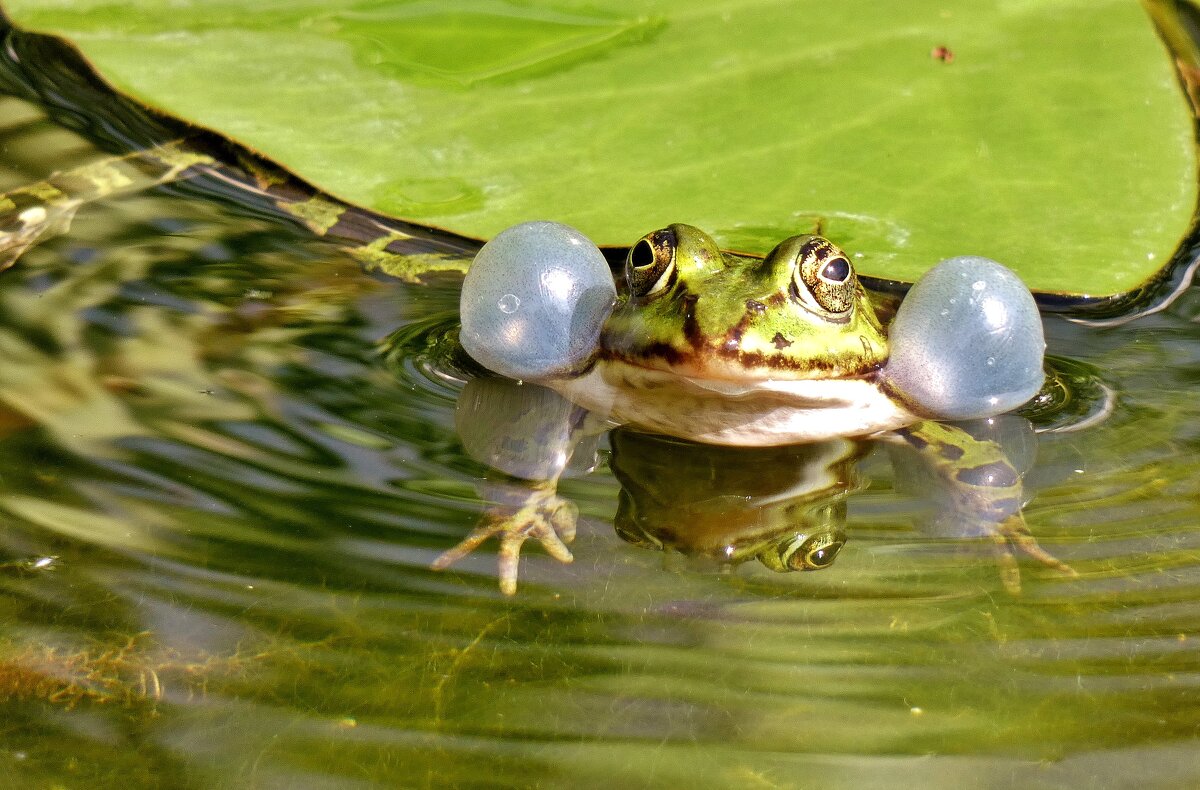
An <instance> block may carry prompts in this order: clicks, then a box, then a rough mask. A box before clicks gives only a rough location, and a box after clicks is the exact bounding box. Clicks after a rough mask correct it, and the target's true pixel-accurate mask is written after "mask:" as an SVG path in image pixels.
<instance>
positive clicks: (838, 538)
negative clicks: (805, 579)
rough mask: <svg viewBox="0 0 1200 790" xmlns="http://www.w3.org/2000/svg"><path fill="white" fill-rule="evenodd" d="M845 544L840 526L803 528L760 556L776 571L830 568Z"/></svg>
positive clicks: (768, 548)
mask: <svg viewBox="0 0 1200 790" xmlns="http://www.w3.org/2000/svg"><path fill="white" fill-rule="evenodd" d="M845 545H846V536H845V533H844V532H842V531H841V530H831V531H828V532H818V533H816V534H815V535H811V534H806V533H804V532H800V533H796V534H794V535H791V536H788V538H786V539H784V540H781V541H778V542H776V543H775V544H773V545H771V546H768V547H767V548H765V549H763V550H762V551H760V552H759V553H758V555H757V556H758V559H759V561H760V562H762V563H763V564H764V565H766V566H767V567H768V568H770V569H771V570H773V571H781V572H787V571H817V570H820V569H822V568H828V567H829V566H830V565H832V564H833V561H834V560H835V559H837V555H838V552H839V551H841V550H842V546H845Z"/></svg>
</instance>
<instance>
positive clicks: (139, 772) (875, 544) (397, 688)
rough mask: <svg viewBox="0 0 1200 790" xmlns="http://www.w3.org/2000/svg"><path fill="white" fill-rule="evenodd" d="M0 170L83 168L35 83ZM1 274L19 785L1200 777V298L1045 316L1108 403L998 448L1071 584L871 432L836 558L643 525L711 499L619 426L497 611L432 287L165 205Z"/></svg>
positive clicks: (10, 676) (1099, 783) (258, 229)
mask: <svg viewBox="0 0 1200 790" xmlns="http://www.w3.org/2000/svg"><path fill="white" fill-rule="evenodd" d="M0 151H2V152H3V154H2V159H0V166H2V167H3V170H2V171H0V188H2V189H11V188H14V187H16V186H19V185H21V184H23V183H27V182H29V181H33V180H36V179H38V178H42V177H44V176H45V175H46V174H48V173H49V172H50V171H52V170H55V169H61V168H67V167H72V166H76V165H78V164H81V163H83V162H87V161H92V160H94V159H97V158H99V157H100V156H102V154H101V153H100V152H98V151H96V150H95V149H94V148H92V146H91V145H90V144H89V143H88V142H87V141H85V140H84V139H83V138H81V137H79V136H77V135H75V134H74V133H72V132H70V131H68V130H66V129H64V128H62V127H59V126H57V125H55V124H54V123H52V122H51V121H49V120H47V119H46V118H45V117H44V116H43V115H42V114H41V113H40V111H39V110H38V109H37V108H36V107H34V106H33V105H31V104H28V103H26V102H24V101H20V100H18V99H15V98H8V99H0ZM0 276H2V277H3V288H0V357H2V358H3V360H4V362H3V364H2V365H0V431H2V441H0V513H2V514H3V530H2V531H0V562H2V563H3V564H2V565H0V612H2V618H0V733H2V740H0V784H3V786H4V787H14V788H24V787H29V788H34V787H36V788H49V787H71V788H73V787H118V786H119V787H125V788H135V787H136V788H141V787H164V788H193V787H194V788H208V787H230V788H234V787H236V788H248V787H253V788H285V787H287V788H291V787H304V788H335V787H336V788H343V787H344V788H368V787H446V786H455V787H503V786H513V787H533V786H536V787H572V788H574V787H592V786H595V787H611V786H657V785H662V786H675V785H678V784H683V783H687V785H688V786H691V787H696V788H702V787H729V786H739V787H751V788H753V787H763V788H784V787H798V788H807V787H819V788H841V787H845V788H851V787H853V788H870V787H888V788H893V787H906V786H913V787H931V788H962V787H987V788H1001V787H1021V788H1030V787H1034V788H1036V787H1134V786H1136V787H1139V788H1159V787H1162V788H1165V787H1188V786H1195V785H1196V784H1197V783H1200V744H1198V743H1197V741H1196V736H1197V728H1198V727H1200V600H1198V599H1200V482H1198V481H1200V470H1198V468H1197V467H1198V465H1200V462H1198V460H1197V459H1198V452H1200V405H1198V403H1197V399H1196V397H1195V395H1194V390H1195V387H1196V385H1197V380H1198V379H1200V373H1198V372H1197V371H1200V323H1198V317H1200V291H1197V290H1196V289H1189V290H1187V291H1186V292H1184V293H1183V295H1182V296H1181V298H1179V299H1178V300H1177V301H1176V302H1175V303H1174V304H1173V305H1172V306H1171V307H1170V308H1169V309H1167V310H1164V311H1161V312H1158V313H1155V314H1152V315H1149V316H1146V317H1144V318H1141V319H1139V320H1136V321H1132V322H1128V323H1123V324H1116V325H1113V326H1103V327H1096V326H1083V325H1080V324H1076V323H1071V322H1070V321H1068V320H1066V319H1064V318H1061V317H1050V318H1047V322H1046V323H1047V332H1048V337H1049V343H1050V352H1051V353H1052V354H1055V355H1059V356H1061V357H1065V358H1067V359H1069V360H1070V361H1071V362H1073V363H1077V364H1078V365H1082V366H1084V369H1085V370H1087V371H1089V376H1090V377H1091V379H1090V380H1091V384H1092V386H1093V388H1094V389H1095V390H1096V391H1100V392H1103V391H1105V389H1106V390H1107V391H1109V392H1111V393H1112V394H1113V398H1114V401H1113V408H1112V411H1111V414H1107V415H1106V416H1105V415H1103V414H1093V415H1092V416H1093V417H1094V419H1091V420H1086V421H1081V420H1079V419H1074V420H1064V419H1058V420H1057V421H1056V419H1055V418H1053V417H1044V416H1043V417H1042V418H1039V419H1035V422H1038V423H1040V427H1042V428H1043V429H1045V430H1042V431H1041V432H1039V433H1037V434H1036V435H1035V434H1034V433H1032V432H1029V431H1027V430H1026V431H1025V432H1021V430H1018V432H1017V439H1016V440H1015V441H1016V442H1017V443H1018V444H1021V443H1023V444H1022V445H1021V446H1020V447H1019V448H1018V449H1019V454H1020V455H1021V457H1022V458H1024V459H1026V460H1025V462H1024V463H1023V464H1019V466H1023V467H1027V468H1028V471H1027V472H1026V474H1025V490H1026V503H1025V506H1024V513H1025V518H1026V521H1027V522H1028V525H1029V528H1030V530H1031V531H1032V533H1033V535H1034V536H1035V537H1036V539H1037V541H1038V542H1039V543H1040V545H1041V546H1042V547H1043V548H1044V549H1045V550H1046V551H1048V552H1049V553H1050V554H1052V555H1053V556H1055V557H1057V558H1059V559H1061V560H1063V561H1064V562H1067V563H1069V564H1070V566H1071V567H1072V568H1073V569H1074V570H1075V571H1076V573H1077V575H1074V576H1072V575H1067V574H1065V573H1062V572H1059V571H1056V570H1054V569H1052V568H1050V567H1046V566H1045V565H1043V564H1041V563H1039V562H1037V561H1036V560H1032V559H1030V558H1028V557H1025V556H1021V555H1020V553H1019V552H1017V553H1016V555H1017V556H1016V558H1015V559H1016V567H1017V572H1018V574H1019V589H1018V585H1017V584H1014V578H1013V574H1012V573H1011V566H1010V565H1009V563H1008V561H1007V560H1006V557H1007V556H1009V555H1008V553H1007V552H1006V551H1004V550H1003V549H1001V548H1000V547H999V546H997V545H996V544H995V543H993V542H991V541H988V540H977V539H966V538H963V537H961V536H956V535H954V534H947V533H946V531H945V530H939V529H934V528H933V526H931V525H934V524H935V523H936V521H937V520H936V519H935V518H934V517H933V515H931V514H932V512H933V511H934V509H935V508H934V505H935V503H933V502H932V501H931V498H930V496H929V495H928V494H923V493H921V490H920V487H919V486H917V487H916V488H914V487H913V485H912V484H911V483H912V481H910V480H907V479H906V477H907V476H906V475H905V474H904V471H905V464H904V463H897V464H894V463H893V461H894V460H895V457H894V454H893V453H891V452H890V451H889V449H888V448H886V447H880V446H872V445H869V444H864V445H861V446H857V445H856V446H853V447H849V448H842V449H843V450H845V452H847V453H848V454H849V455H850V456H851V457H855V456H857V455H861V456H862V457H861V458H860V459H859V460H857V462H856V464H854V465H853V467H851V466H850V465H846V466H835V467H834V469H835V471H836V473H837V475H838V476H840V477H841V478H842V479H841V481H840V482H842V483H844V484H845V485H844V486H843V487H842V488H841V489H838V491H839V492H840V493H836V492H835V493H834V494H833V497H832V498H833V501H834V505H833V506H832V510H833V511H839V510H840V508H841V507H842V506H843V503H844V506H845V509H846V516H845V521H846V538H847V540H846V545H845V547H844V548H843V549H842V550H841V552H840V555H839V556H838V558H837V561H836V562H835V563H833V565H832V566H831V567H829V568H826V569H824V570H821V571H819V572H812V573H790V574H787V573H776V572H773V571H771V570H769V569H768V568H766V567H763V565H762V564H760V563H758V562H754V561H749V562H745V563H742V564H740V565H738V566H737V567H735V568H732V569H730V568H725V567H723V566H721V565H719V564H718V563H716V562H715V561H712V560H706V559H703V558H698V557H685V556H683V555H682V554H681V553H679V552H678V551H663V550H661V548H660V547H657V546H654V545H645V544H647V543H652V542H653V541H648V540H644V539H643V540H641V541H640V545H639V544H635V543H634V542H631V540H630V539H629V538H630V536H629V535H628V531H627V530H624V532H625V533H626V534H625V537H622V535H621V534H618V530H615V529H614V519H617V521H618V523H621V512H622V511H624V510H625V509H627V508H629V507H630V506H631V504H630V497H631V496H633V495H631V494H630V493H628V492H629V491H630V490H638V489H641V490H642V491H643V493H645V492H646V491H650V492H651V493H652V494H653V495H654V496H655V497H657V500H656V501H658V505H659V506H660V507H661V508H662V510H663V512H666V513H669V512H671V507H672V506H674V505H676V504H677V502H676V501H675V500H681V501H685V502H687V501H691V500H693V499H694V498H695V497H696V496H697V494H696V491H697V488H696V485H698V484H697V482H696V480H695V479H689V478H688V474H690V472H689V469H690V467H689V464H690V463H699V462H698V461H696V458H698V457H699V451H694V450H688V449H684V450H683V454H682V455H680V454H679V453H680V451H679V448H677V447H676V448H674V452H675V453H676V455H675V456H674V458H676V459H687V462H684V461H682V460H676V461H672V460H671V458H672V456H671V455H670V452H671V451H672V448H666V449H664V448H662V447H659V446H655V445H654V443H653V442H650V441H648V440H645V439H640V438H638V437H637V436H636V435H628V434H618V435H616V436H613V437H609V438H607V439H604V440H602V441H601V443H600V445H599V448H598V451H597V453H596V455H595V456H594V458H593V456H592V455H590V454H589V453H584V452H582V451H581V452H580V453H579V454H578V456H579V457H578V458H577V459H576V462H575V464H574V466H576V467H579V468H578V469H574V470H573V471H571V472H569V473H568V475H567V476H566V477H565V479H564V480H563V481H562V483H561V485H560V487H559V491H560V493H562V494H563V495H564V496H565V497H566V498H568V499H569V500H570V501H571V502H573V503H574V504H575V505H576V506H577V507H578V509H579V511H580V518H579V524H578V534H577V536H576V538H575V540H574V542H573V543H572V544H571V550H572V552H573V554H574V557H575V559H574V562H572V563H570V564H563V563H560V562H558V561H557V560H555V559H553V558H551V557H549V556H547V554H546V553H545V552H544V551H542V550H540V548H537V547H536V546H533V545H532V544H533V543H535V541H531V545H530V546H529V547H527V548H526V549H525V551H524V555H523V558H522V560H521V566H520V587H519V590H518V592H517V594H516V595H514V596H505V595H503V594H501V592H500V591H499V589H498V585H497V570H496V547H495V545H494V543H487V544H484V545H483V546H482V547H480V548H479V549H478V550H476V551H475V552H474V553H473V554H472V555H471V556H469V557H466V558H464V559H463V560H461V561H460V562H459V563H457V564H456V565H455V566H453V568H451V569H450V570H447V571H444V572H438V571H434V570H431V568H430V565H431V563H432V562H433V560H434V559H435V558H437V557H438V556H439V555H440V554H441V553H442V552H444V551H446V550H447V549H449V548H451V547H452V546H454V545H455V544H457V543H458V542H459V541H460V540H462V539H463V538H464V537H465V536H466V535H467V534H468V533H470V531H471V530H472V528H473V526H474V525H475V524H476V522H477V520H478V519H479V518H480V515H481V512H482V511H483V509H484V504H483V501H484V498H485V497H491V496H494V491H493V489H492V488H490V487H489V486H491V485H492V484H491V483H488V482H487V481H488V479H489V472H488V470H487V468H486V467H485V466H484V465H483V464H481V463H480V462H479V461H478V460H475V459H474V458H473V457H472V456H471V455H470V454H469V453H467V452H466V451H465V450H464V447H465V446H466V445H467V444H469V440H468V441H464V440H463V439H460V438H459V436H458V434H457V432H456V399H457V397H458V394H459V392H460V391H461V390H462V388H463V381H462V378H463V377H462V376H461V375H460V373H459V372H458V370H457V369H456V368H455V367H454V366H453V365H451V364H449V362H448V361H447V359H446V358H445V355H444V354H442V353H441V351H439V349H441V348H443V347H444V346H445V343H442V342H440V339H441V338H442V337H443V336H444V335H445V333H446V330H447V329H448V328H449V327H451V326H452V325H453V319H454V315H455V310H456V305H457V297H458V292H457V285H456V283H455V282H454V281H453V279H450V278H446V279H444V280H442V281H440V282H438V283H435V284H433V285H430V286H425V287H418V286H407V285H404V284H402V283H399V282H397V281H394V280H390V279H388V278H386V277H382V276H372V275H368V274H364V273H363V272H362V271H361V269H360V268H359V267H358V265H357V264H356V263H354V262H353V261H352V260H351V259H350V258H349V257H348V256H346V255H345V254H344V253H343V252H342V251H340V250H338V249H337V248H336V247H334V246H332V245H331V244H329V243H326V242H322V241H319V240H316V239H314V238H312V237H311V236H309V235H307V234H306V233H304V232H303V231H301V230H298V229H296V228H294V227H292V226H290V225H286V224H281V223H279V222H277V221H274V220H272V219H271V218H269V217H263V216H256V215H255V214H254V212H252V211H249V210H247V209H246V208H244V207H240V206H238V205H237V204H235V203H231V202H223V201H220V200H206V199H200V198H197V197H195V196H194V195H193V194H189V193H186V192H182V191H180V190H178V189H175V188H160V189H156V190H152V191H148V192H145V193H141V194H135V195H130V196H124V197H118V198H112V199H109V200H105V201H103V202H100V203H96V204H92V205H88V206H85V207H84V208H83V209H81V210H80V212H79V213H78V215H77V217H76V218H75V221H74V223H73V224H72V226H71V228H70V232H69V233H67V234H65V235H62V236H58V237H56V238H54V239H51V240H48V241H47V242H45V243H44V244H42V245H40V246H38V247H36V248H34V249H32V250H31V251H29V252H28V253H27V254H26V255H25V256H24V257H23V258H22V260H21V261H20V262H19V264H18V265H16V266H15V267H14V268H12V269H10V270H8V271H6V272H4V273H3V274H2V275H0ZM1059 364H1060V366H1065V365H1067V363H1059ZM1093 411H1094V409H1093ZM459 419H460V420H461V419H462V418H461V415H460V417H459ZM1068 428H1069V429H1068ZM1010 452H1012V453H1013V454H1017V450H1012V451H1010ZM656 453H666V454H665V455H656ZM622 459H625V460H624V461H623V460H622ZM660 459H662V460H660ZM593 460H594V462H595V463H594V465H595V467H596V468H595V469H594V470H593V471H591V473H590V474H585V472H586V471H587V468H586V467H588V466H590V465H592V464H591V462H592V461H593ZM784 461H787V463H790V461H788V460H787V459H782V460H781V458H780V456H771V457H769V458H768V460H767V461H754V460H753V459H748V458H746V459H735V460H734V461H726V462H725V463H732V464H734V465H735V468H740V467H736V464H741V463H745V464H754V463H758V464H759V466H748V467H747V468H749V469H752V470H766V469H768V468H777V467H780V466H787V463H784ZM796 462H797V463H799V460H797V461H796ZM705 468H707V467H705ZM614 470H615V471H616V472H617V474H616V475H614ZM853 470H857V471H853ZM761 474H764V475H766V474H768V473H767V472H766V471H762V472H761ZM693 477H695V476H694V475H693ZM733 477H736V474H735V475H726V476H725V477H722V478H721V483H720V485H734V484H733V483H730V482H729V480H730V479H731V478H733ZM492 478H493V479H494V475H492ZM788 483H789V480H788V479H787V478H786V475H785V479H784V483H783V484H780V485H784V484H788ZM708 485H709V486H710V487H711V486H716V485H718V482H714V479H710V480H709V483H708ZM762 485H763V487H764V488H766V489H770V490H772V491H773V490H775V489H772V488H771V486H772V485H774V483H772V482H770V481H764V482H763V483H762ZM622 487H624V488H625V489H626V493H625V494H622V493H621V489H622ZM741 492H742V489H737V491H736V493H735V494H732V495H731V497H732V498H734V499H737V498H738V497H742V498H743V499H744V498H745V496H744V495H743V494H742V493H741ZM647 495H648V494H647ZM634 499H636V497H634Z"/></svg>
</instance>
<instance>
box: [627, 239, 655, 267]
mask: <svg viewBox="0 0 1200 790" xmlns="http://www.w3.org/2000/svg"><path fill="white" fill-rule="evenodd" d="M629 262H630V263H631V264H633V266H634V268H637V269H641V268H643V267H646V266H649V265H650V264H652V263H654V248H652V247H651V246H650V242H648V241H646V240H645V239H642V240H641V241H639V242H638V243H637V244H635V245H633V249H632V250H630V252H629Z"/></svg>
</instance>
